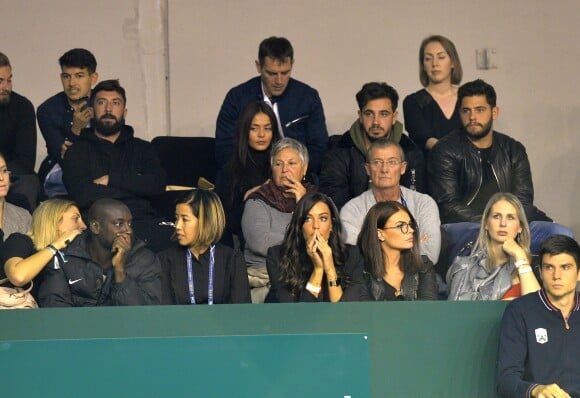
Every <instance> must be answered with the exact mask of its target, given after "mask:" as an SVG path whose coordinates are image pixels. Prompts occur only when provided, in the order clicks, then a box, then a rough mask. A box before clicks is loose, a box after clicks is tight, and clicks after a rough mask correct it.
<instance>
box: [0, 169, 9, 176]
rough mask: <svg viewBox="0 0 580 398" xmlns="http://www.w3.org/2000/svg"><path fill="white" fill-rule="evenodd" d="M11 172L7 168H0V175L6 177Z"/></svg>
mask: <svg viewBox="0 0 580 398" xmlns="http://www.w3.org/2000/svg"><path fill="white" fill-rule="evenodd" d="M11 173H12V172H11V171H10V170H8V169H2V170H0V175H1V176H2V177H8V176H10V174H11Z"/></svg>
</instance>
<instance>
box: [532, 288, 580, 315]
mask: <svg viewBox="0 0 580 398" xmlns="http://www.w3.org/2000/svg"><path fill="white" fill-rule="evenodd" d="M538 295H539V296H540V300H541V301H542V304H544V307H546V309H547V310H548V311H552V312H560V309H559V308H558V307H556V306H555V305H554V304H552V302H551V301H550V299H549V298H548V295H547V294H546V291H545V290H544V289H541V290H539V291H538ZM579 310H580V297H579V296H578V292H576V293H575V295H574V307H572V312H578V311H579Z"/></svg>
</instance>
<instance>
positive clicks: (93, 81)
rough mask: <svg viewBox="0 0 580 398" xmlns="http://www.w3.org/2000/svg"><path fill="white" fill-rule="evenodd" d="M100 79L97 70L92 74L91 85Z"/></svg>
mask: <svg viewBox="0 0 580 398" xmlns="http://www.w3.org/2000/svg"><path fill="white" fill-rule="evenodd" d="M98 80H99V74H98V73H97V72H95V73H92V74H91V87H92V86H94V85H95V84H97V81H98Z"/></svg>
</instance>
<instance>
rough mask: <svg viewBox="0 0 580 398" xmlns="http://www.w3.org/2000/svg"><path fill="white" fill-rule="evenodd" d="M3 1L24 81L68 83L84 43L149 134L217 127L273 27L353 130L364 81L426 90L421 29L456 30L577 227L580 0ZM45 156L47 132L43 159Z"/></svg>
mask: <svg viewBox="0 0 580 398" xmlns="http://www.w3.org/2000/svg"><path fill="white" fill-rule="evenodd" d="M0 7H1V9H2V24H1V25H0V31H1V33H2V38H3V40H2V42H3V44H2V47H1V48H0V51H3V52H5V53H6V54H7V55H8V56H9V57H10V58H11V61H12V64H13V67H14V75H15V78H14V87H15V90H16V91H19V92H21V93H22V94H24V95H26V96H28V97H29V98H30V99H31V101H32V102H33V103H34V104H35V105H39V104H40V102H42V101H43V100H44V99H46V98H47V97H48V96H49V95H51V94H53V93H55V92H57V91H59V90H60V83H59V79H58V73H59V68H58V64H57V59H58V57H59V56H60V55H61V54H62V53H63V52H65V51H66V50H68V49H70V48H72V47H76V46H80V47H86V48H88V49H90V50H91V51H93V52H94V54H95V55H96V57H97V60H98V61H99V67H98V70H99V73H100V76H101V79H103V78H120V79H121V83H122V84H123V85H124V86H125V88H126V89H127V92H128V97H129V98H128V108H129V115H128V118H127V119H128V123H130V124H132V125H134V126H135V127H136V130H137V134H138V135H140V136H142V137H145V138H152V137H154V136H156V135H162V134H163V132H164V131H167V130H169V129H168V127H167V126H168V125H169V124H170V125H171V131H170V134H172V135H199V136H213V134H214V128H215V119H216V116H217V113H218V110H219V107H220V105H221V102H222V100H223V97H224V95H225V93H226V91H227V90H228V89H229V88H230V87H232V86H233V85H236V84H238V83H240V82H242V81H245V80H247V79H248V78H250V77H251V76H254V75H255V73H256V72H255V67H254V60H255V58H256V56H257V47H258V43H259V42H260V40H262V39H263V38H264V37H267V36H270V35H281V36H286V37H288V38H289V39H290V40H291V41H292V44H293V45H294V48H295V59H296V63H295V67H294V70H293V76H294V77H296V78H298V79H300V80H303V81H305V82H306V83H309V84H311V85H312V86H314V87H315V88H317V89H318V90H319V92H320V94H321V97H322V100H323V104H324V106H325V111H326V117H327V124H328V128H329V131H330V132H331V133H332V134H338V133H342V132H343V131H344V130H345V129H346V128H347V127H348V125H349V124H350V123H351V122H352V120H353V118H354V117H355V111H356V104H355V100H354V94H355V93H356V91H358V90H359V89H360V86H361V85H362V84H363V83H365V82H367V81H372V80H381V81H387V82H388V83H390V84H392V85H393V86H395V87H396V88H397V89H398V91H399V94H400V96H401V101H402V98H404V96H405V95H407V94H409V93H411V92H413V91H416V90H418V89H419V88H420V85H419V80H418V66H417V53H418V45H419V43H420V41H421V39H422V38H424V37H425V36H427V35H429V34H434V33H438V34H443V35H446V36H448V37H450V38H451V39H452V40H453V41H454V42H455V44H456V46H457V47H458V50H459V52H460V55H461V59H462V63H463V66H464V72H465V73H464V81H468V80H472V79H475V78H478V77H481V78H483V79H485V80H487V81H488V82H489V83H491V84H492V85H494V87H495V88H496V90H497V92H498V104H499V106H500V108H501V112H500V117H499V120H498V121H497V122H496V124H495V127H496V129H497V130H499V131H502V132H505V133H507V134H509V135H511V136H513V137H515V138H516V139H518V140H520V141H522V143H524V145H525V146H526V148H527V150H528V155H529V157H530V161H531V163H532V171H533V177H534V184H535V191H536V204H537V205H538V206H539V207H540V208H542V209H544V210H545V211H547V212H548V214H550V215H551V216H552V217H554V218H555V219H556V220H557V221H559V222H561V223H563V224H566V225H568V226H571V227H572V228H573V229H574V231H575V233H576V234H577V235H580V214H579V212H578V211H577V210H576V202H577V201H576V200H575V198H576V197H578V196H580V172H579V167H578V165H577V162H576V159H575V155H576V152H577V151H578V147H579V146H578V144H577V143H576V140H575V138H576V137H575V136H576V133H577V132H576V130H577V126H576V123H575V119H576V115H578V114H579V113H580V112H579V111H580V97H579V96H577V95H576V91H577V90H574V89H575V88H577V87H580V84H579V83H580V81H579V80H580V75H579V74H578V73H576V70H575V69H576V66H577V62H578V61H580V46H578V45H577V43H576V41H577V37H579V36H580V28H579V27H578V24H577V19H578V16H580V3H578V2H576V1H574V0H555V1H552V2H547V1H543V0H529V1H526V0H511V1H501V0H488V1H486V2H465V1H462V0H447V1H442V0H439V1H436V0H407V1H385V0H383V1H380V0H359V1H343V0H287V1H285V2H278V1H273V2H264V1H263V0H260V1H258V0H244V1H232V0H167V3H166V2H165V0H124V1H115V0H101V1H99V2H95V1H88V0H76V1H73V0H52V1H48V0H29V1H20V2H16V1H14V0H11V1H8V0H0ZM166 7H167V8H166ZM166 11H167V21H168V24H167V25H166V26H165V25H164V23H165V12H166ZM79 26H82V28H78V27H79ZM165 29H167V35H165V33H166V31H165ZM166 43H169V46H168V47H167V46H166ZM482 47H492V48H495V49H497V51H498V64H499V68H498V69H496V70H488V71H485V70H476V69H475V50H476V49H477V48H482ZM166 62H167V64H168V66H167V64H166ZM167 73H168V75H169V77H168V79H169V95H168V94H167V92H168V91H167V90H166V85H165V83H166V80H165V78H166V74H167ZM167 101H169V107H167ZM401 118H402V115H401ZM44 153H45V150H44V143H43V141H42V139H40V140H39V156H38V157H39V159H41V158H42V157H44Z"/></svg>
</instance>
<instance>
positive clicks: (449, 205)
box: [427, 140, 481, 223]
mask: <svg viewBox="0 0 580 398" xmlns="http://www.w3.org/2000/svg"><path fill="white" fill-rule="evenodd" d="M446 141H447V140H446ZM464 157H465V156H464V154H463V153H462V151H461V150H460V149H459V148H458V147H457V146H455V145H448V144H447V143H445V144H443V142H442V141H440V142H439V143H437V145H435V147H433V149H432V150H431V153H430V156H429V166H428V168H427V170H428V178H429V187H430V192H431V195H432V196H433V199H435V201H436V202H437V204H438V205H439V210H440V215H441V221H442V222H444V223H454V222H464V221H468V222H480V221H481V214H478V213H477V212H476V211H474V210H473V209H471V208H469V206H467V203H466V201H464V200H463V197H464V196H465V193H464V192H462V189H461V186H460V182H459V181H460V174H461V173H462V169H465V163H464Z"/></svg>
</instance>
